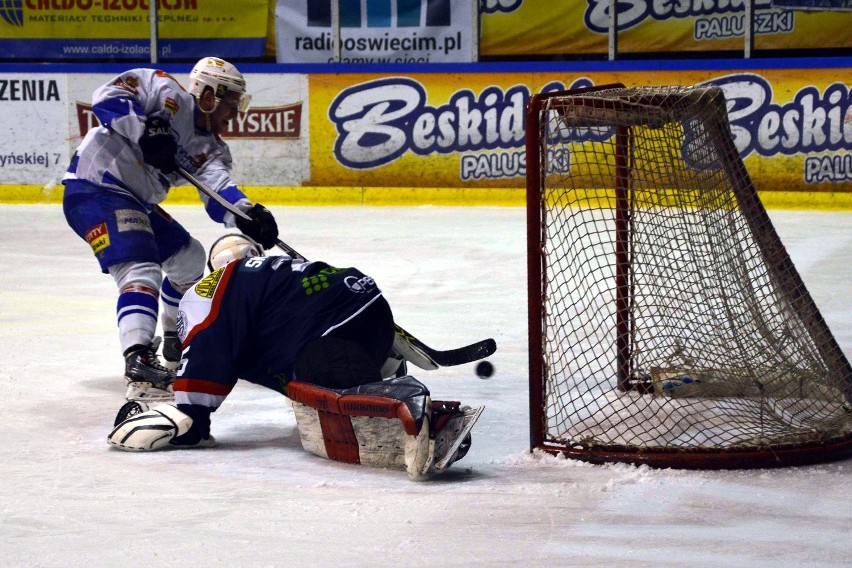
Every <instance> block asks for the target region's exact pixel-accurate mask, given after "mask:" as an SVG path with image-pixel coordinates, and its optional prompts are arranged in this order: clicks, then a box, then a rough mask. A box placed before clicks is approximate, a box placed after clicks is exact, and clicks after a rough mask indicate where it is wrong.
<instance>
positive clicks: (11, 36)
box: [0, 0, 268, 61]
mask: <svg viewBox="0 0 852 568" xmlns="http://www.w3.org/2000/svg"><path fill="white" fill-rule="evenodd" d="M0 4H2V3H0ZM150 8H151V6H150V4H149V0H50V1H48V0H24V1H23V2H6V3H5V6H3V5H0V59H18V58H21V59H93V60H97V61H104V60H106V59H111V60H121V59H137V60H138V59H139V58H140V57H145V56H146V55H147V54H148V53H149V51H150V37H151V25H150V20H149V18H150ZM157 19H158V35H159V42H158V44H159V45H158V47H159V51H160V53H159V55H160V57H162V58H163V59H169V58H173V59H176V58H190V59H197V58H198V57H199V55H198V54H199V53H201V54H204V53H215V54H216V55H218V56H220V57H226V58H227V57H251V56H256V57H260V56H262V55H263V54H264V51H265V47H266V24H267V19H268V0H242V1H241V2H231V1H229V0H158V4H157Z"/></svg>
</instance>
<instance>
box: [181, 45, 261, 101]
mask: <svg viewBox="0 0 852 568" xmlns="http://www.w3.org/2000/svg"><path fill="white" fill-rule="evenodd" d="M205 87H210V88H211V89H213V96H214V97H215V98H216V105H217V106H218V104H219V102H220V101H221V100H222V99H224V98H225V95H227V94H228V93H229V92H234V93H239V95H240V101H239V104H238V106H237V110H239V111H240V112H246V111H247V110H248V109H249V105H250V104H251V95H249V94H247V93H246V81H245V79H243V75H242V73H240V72H239V71H237V68H236V67H234V66H233V65H232V64H230V63H228V62H227V61H225V60H224V59H219V58H218V57H205V58H203V59H200V60H199V61H198V63H196V64H195V66H194V67H193V68H192V71H190V72H189V92H190V93H191V94H193V95H194V96H195V97H196V98H198V97H201V95H202V93H204V88H205Z"/></svg>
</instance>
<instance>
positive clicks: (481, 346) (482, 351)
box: [394, 324, 497, 370]
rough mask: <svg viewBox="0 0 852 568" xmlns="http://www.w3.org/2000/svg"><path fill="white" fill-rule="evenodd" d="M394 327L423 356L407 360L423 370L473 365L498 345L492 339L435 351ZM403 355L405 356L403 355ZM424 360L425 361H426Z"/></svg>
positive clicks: (397, 326)
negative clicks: (466, 364)
mask: <svg viewBox="0 0 852 568" xmlns="http://www.w3.org/2000/svg"><path fill="white" fill-rule="evenodd" d="M394 326H395V327H396V334H397V336H398V337H399V338H401V339H402V340H403V341H404V342H405V343H406V344H408V346H409V347H410V348H411V349H412V350H413V351H414V352H415V353H417V354H418V355H421V357H420V358H417V357H406V359H408V360H409V361H411V362H412V363H414V364H415V365H417V366H418V367H420V368H421V369H426V370H433V369H437V368H438V367H454V366H456V365H464V364H465V363H473V362H474V361H479V360H480V359H485V358H486V357H488V356H490V355H491V354H493V353H494V352H495V351H496V350H497V343H495V341H494V340H493V339H491V338H488V339H483V340H482V341H477V342H476V343H471V344H470V345H465V346H464V347H458V348H456V349H447V350H440V349H433V348H431V347H429V346H428V345H426V344H425V343H423V342H422V341H420V340H419V339H417V338H416V337H414V336H413V335H411V334H410V333H408V332H407V331H405V330H404V329H403V328H401V327H400V326H399V325H396V324H394ZM403 355H405V354H404V353H403ZM419 359H420V360H419ZM422 359H425V361H424V360H422Z"/></svg>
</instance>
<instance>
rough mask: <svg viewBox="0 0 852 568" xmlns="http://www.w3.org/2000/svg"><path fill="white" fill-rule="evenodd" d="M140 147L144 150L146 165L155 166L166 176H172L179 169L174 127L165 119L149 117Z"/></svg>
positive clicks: (143, 156) (140, 140)
mask: <svg viewBox="0 0 852 568" xmlns="http://www.w3.org/2000/svg"><path fill="white" fill-rule="evenodd" d="M139 147H140V148H141V149H142V158H143V159H144V160H145V163H146V164H148V165H151V166H154V167H155V168H157V169H158V170H160V171H161V172H163V173H165V174H170V173H172V172H173V171H175V169H177V165H176V164H175V154H177V142H176V141H175V138H174V136H172V127H171V125H170V124H169V121H168V120H166V119H165V118H160V117H159V116H149V117H148V120H146V121H145V132H143V133H142V136H141V137H140V138H139Z"/></svg>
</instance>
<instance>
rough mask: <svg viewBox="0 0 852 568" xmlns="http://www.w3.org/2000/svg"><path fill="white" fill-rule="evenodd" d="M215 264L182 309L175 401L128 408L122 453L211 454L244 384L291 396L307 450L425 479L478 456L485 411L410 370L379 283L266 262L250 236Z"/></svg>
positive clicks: (116, 442)
mask: <svg viewBox="0 0 852 568" xmlns="http://www.w3.org/2000/svg"><path fill="white" fill-rule="evenodd" d="M209 258H210V262H209V265H210V268H211V270H212V272H211V273H210V274H209V275H208V276H207V277H205V278H204V279H202V280H201V281H199V282H198V283H197V284H196V285H195V286H194V287H192V288H191V289H190V290H189V291H187V292H186V294H185V295H184V297H183V299H182V300H181V302H180V307H179V310H178V320H177V329H178V335H179V337H180V340H181V344H182V347H183V353H182V357H181V362H180V367H179V369H178V371H177V380H176V381H175V383H174V392H175V404H174V405H171V404H161V405H159V406H156V407H154V408H151V409H147V405H145V404H144V403H139V402H128V403H127V404H126V405H125V406H124V407H122V410H121V411H120V412H119V415H118V417H117V418H116V426H115V428H114V430H113V431H112V433H110V435H109V438H108V440H109V443H110V444H112V445H113V446H114V447H117V448H120V449H122V450H129V451H151V450H158V449H162V448H198V447H211V446H213V445H215V442H214V439H213V437H212V436H211V435H210V416H211V413H213V412H215V410H216V409H217V408H218V407H219V406H220V405H221V404H222V403H223V401H224V400H225V398H226V397H227V396H228V394H229V393H230V392H231V390H232V389H233V388H234V386H235V384H236V382H237V380H238V379H243V380H247V381H249V382H252V383H255V384H258V385H262V386H265V387H267V388H269V389H272V390H274V391H276V392H279V393H281V394H284V395H285V396H287V397H288V398H289V399H290V401H291V402H292V405H293V409H294V411H295V414H296V421H297V425H298V429H299V435H300V438H301V440H302V445H303V447H304V448H305V449H306V450H308V451H309V452H312V453H314V454H317V455H319V456H322V457H326V458H329V459H333V460H338V461H344V462H350V463H361V464H364V465H373V466H379V467H401V468H405V469H406V470H407V471H408V474H409V476H410V477H411V478H412V479H415V480H421V479H428V478H429V477H431V476H433V475H434V474H436V473H439V472H441V471H443V470H445V469H446V468H447V467H449V465H450V464H452V463H453V462H454V461H457V460H459V459H461V458H462V457H463V456H464V455H465V454H466V453H467V450H468V448H469V446H470V429H471V428H472V427H473V424H474V422H475V421H476V419H477V418H478V417H479V415H480V414H481V412H482V408H481V407H480V408H477V409H470V408H468V407H461V406H460V404H459V403H458V402H438V401H432V400H431V397H430V396H429V391H428V389H427V388H426V387H425V386H424V385H423V384H422V383H420V382H419V381H417V380H416V379H415V378H414V377H412V376H409V375H406V374H405V373H404V371H405V362H404V360H403V359H402V358H401V357H399V356H398V355H397V354H396V353H395V352H394V350H393V344H394V338H395V335H396V334H395V330H394V323H393V315H392V313H391V309H390V306H389V305H388V303H387V301H386V300H385V298H384V297H383V296H382V292H381V290H380V289H379V288H378V286H377V285H376V283H375V282H374V281H373V279H372V278H371V277H369V276H367V275H365V274H363V273H362V272H360V271H359V270H357V269H355V268H337V267H334V266H331V265H329V264H326V263H324V262H310V261H304V260H301V259H294V258H291V257H289V256H264V255H263V250H262V248H261V247H260V246H259V245H257V244H256V243H255V242H253V241H251V240H250V239H248V238H246V237H245V236H243V235H226V236H225V237H223V238H222V239H220V240H219V241H218V242H217V243H216V244H214V246H213V247H212V248H211V251H210V257H209ZM385 378H387V380H383V379H385Z"/></svg>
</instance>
